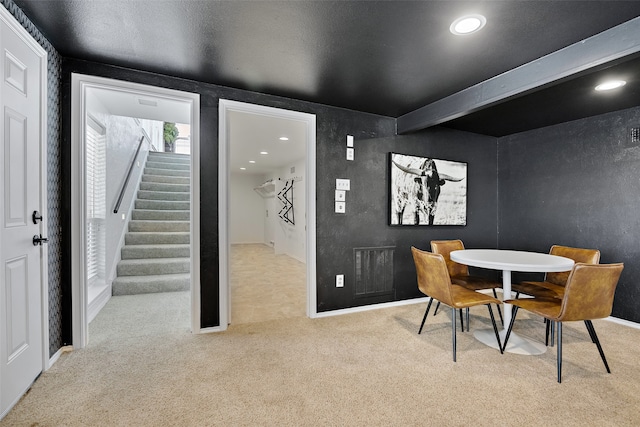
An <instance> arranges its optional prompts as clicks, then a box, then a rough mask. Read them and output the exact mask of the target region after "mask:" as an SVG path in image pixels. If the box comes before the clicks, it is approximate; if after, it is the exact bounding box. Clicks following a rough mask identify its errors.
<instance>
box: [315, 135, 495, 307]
mask: <svg viewBox="0 0 640 427" xmlns="http://www.w3.org/2000/svg"><path fill="white" fill-rule="evenodd" d="M343 140H344V138H339V141H340V142H342V141H343ZM496 142H497V141H496V139H495V138H492V137H486V136H482V135H477V134H470V133H466V132H459V131H454V130H449V129H444V128H433V129H430V130H426V131H422V132H419V133H415V134H410V135H403V136H391V137H386V138H366V136H365V137H364V138H363V137H362V136H360V137H359V136H358V135H357V134H356V142H355V161H354V162H347V161H345V160H343V159H344V150H345V148H344V144H339V145H332V146H331V147H328V148H326V147H324V146H320V147H318V173H319V174H320V171H322V173H324V172H325V171H326V172H327V173H328V178H329V179H327V180H326V181H325V182H319V183H318V189H317V192H318V195H317V198H318V213H317V214H318V232H317V247H318V274H317V276H318V311H325V310H334V309H339V308H346V307H353V306H360V305H366V304H372V303H378V302H386V301H393V300H404V299H408V298H414V297H420V296H423V295H422V294H421V293H420V292H419V291H418V288H417V284H416V273H415V267H414V264H413V258H412V257H411V250H410V248H411V246H412V245H413V246H416V247H419V248H422V249H427V250H431V249H430V243H429V242H430V241H431V240H433V239H451V238H460V239H462V240H463V241H464V242H465V244H466V245H467V247H496V245H497V239H496V220H497V194H496V188H497V173H496V171H497V158H496ZM389 152H397V153H401V154H412V155H418V156H424V157H434V158H438V159H446V160H455V161H460V162H467V163H468V170H467V174H468V175H467V176H468V200H467V226H464V227H463V226H431V227H429V226H402V227H398V226H394V227H390V226H389V225H388V215H389V196H388V193H389V189H388V186H389V183H388V175H389V169H388V167H389V165H388V162H389V157H388V153H389ZM335 178H349V179H351V190H350V191H349V192H348V194H347V209H346V214H344V215H342V214H335V213H332V212H333V211H332V209H333V198H334V193H333V190H334V189H335ZM383 246H395V250H394V286H395V296H392V297H389V296H380V297H366V298H354V297H353V294H354V262H353V248H357V247H383ZM340 273H344V274H345V287H344V288H340V289H337V288H336V287H335V275H336V274H340ZM489 274H490V273H489Z"/></svg>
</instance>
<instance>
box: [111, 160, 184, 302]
mask: <svg viewBox="0 0 640 427" xmlns="http://www.w3.org/2000/svg"><path fill="white" fill-rule="evenodd" d="M189 168H190V158H189V156H188V155H184V154H173V153H156V152H150V153H149V156H148V158H147V163H146V165H145V169H144V175H142V181H141V182H140V188H139V190H138V197H137V199H136V201H135V206H134V210H133V212H132V215H131V221H129V231H128V232H127V233H126V235H125V244H124V246H123V247H122V252H121V258H122V260H121V261H120V262H119V263H118V267H117V278H116V279H115V280H114V281H113V295H134V294H145V293H153V292H175V291H186V290H188V289H189V284H190V279H189V277H190V276H189V268H190V253H189V250H190V249H189V212H190V211H189V209H190V205H189V189H190V180H189V174H190V171H189Z"/></svg>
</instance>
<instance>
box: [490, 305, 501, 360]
mask: <svg viewBox="0 0 640 427" xmlns="http://www.w3.org/2000/svg"><path fill="white" fill-rule="evenodd" d="M487 307H488V308H489V316H491V324H492V325H493V332H495V334H496V340H498V348H499V349H500V354H503V353H504V351H503V350H502V343H501V342H500V334H499V333H498V327H497V326H496V319H495V318H494V317H493V310H492V309H491V304H487Z"/></svg>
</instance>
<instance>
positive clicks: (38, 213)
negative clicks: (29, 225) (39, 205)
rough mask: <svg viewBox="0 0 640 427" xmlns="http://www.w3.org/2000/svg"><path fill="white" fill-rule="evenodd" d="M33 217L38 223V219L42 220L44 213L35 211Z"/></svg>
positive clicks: (35, 222) (34, 221)
mask: <svg viewBox="0 0 640 427" xmlns="http://www.w3.org/2000/svg"><path fill="white" fill-rule="evenodd" d="M31 219H32V220H33V223H34V224H37V223H38V221H42V214H41V213H40V212H38V211H33V214H32V215H31Z"/></svg>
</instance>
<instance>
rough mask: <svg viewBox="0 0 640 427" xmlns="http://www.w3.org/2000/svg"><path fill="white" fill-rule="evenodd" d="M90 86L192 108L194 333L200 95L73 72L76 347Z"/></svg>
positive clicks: (77, 341)
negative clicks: (87, 96) (158, 99)
mask: <svg viewBox="0 0 640 427" xmlns="http://www.w3.org/2000/svg"><path fill="white" fill-rule="evenodd" d="M91 88H99V89H105V90H113V91H118V92H124V93H127V94H131V95H136V96H145V97H150V98H162V99H168V100H171V101H178V102H184V103H187V104H189V105H190V108H191V226H190V227H191V229H190V232H191V240H190V242H191V243H190V245H191V331H192V332H193V333H199V332H200V331H201V328H200V95H199V94H197V93H190V92H182V91H177V90H172V89H165V88H160V87H155V86H148V85H143V84H138V83H131V82H126V81H121V80H113V79H107V78H103V77H96V76H89V75H83V74H76V73H73V74H72V75H71V301H72V320H71V323H72V328H73V333H72V339H73V347H74V348H76V349H79V348H84V347H85V346H86V345H87V340H88V329H89V324H88V317H87V315H88V308H87V305H88V301H87V292H86V283H87V280H86V272H85V253H86V236H85V227H84V224H85V222H86V206H85V189H84V180H83V177H84V172H85V171H84V168H85V156H84V152H85V147H84V134H85V133H84V132H85V117H86V114H85V113H86V111H85V110H86V95H87V94H86V92H87V90H88V89H91Z"/></svg>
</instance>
